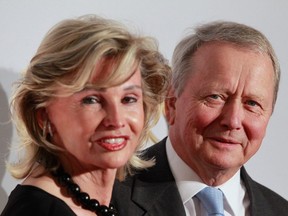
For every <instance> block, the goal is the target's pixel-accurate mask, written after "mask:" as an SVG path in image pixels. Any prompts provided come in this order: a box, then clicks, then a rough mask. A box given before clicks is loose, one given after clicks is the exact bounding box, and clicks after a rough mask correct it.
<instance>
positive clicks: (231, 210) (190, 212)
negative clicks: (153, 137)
mask: <svg viewBox="0 0 288 216" xmlns="http://www.w3.org/2000/svg"><path fill="white" fill-rule="evenodd" d="M166 152H167V157H168V162H169V165H170V169H171V171H172V174H173V176H174V178H175V181H176V184H177V187H178V190H179V193H180V196H181V198H182V202H183V205H184V208H185V211H186V215H187V216H194V215H197V216H199V215H201V216H207V212H206V210H205V209H204V207H203V206H202V205H201V203H200V201H199V200H198V198H197V197H194V196H195V195H196V194H197V193H198V192H199V191H201V190H202V189H203V188H204V187H207V185H206V184H204V183H203V182H202V180H201V179H200V177H199V176H198V175H197V174H196V173H195V172H194V171H193V170H192V169H191V168H190V167H189V166H188V165H187V164H186V163H185V162H184V161H183V160H182V159H181V158H180V157H179V156H178V155H177V153H176V152H175V150H174V149H173V146H172V145H171V142H170V139H169V137H168V138H167V141H166ZM179 167H181V169H179ZM217 188H219V189H220V190H221V191H222V192H223V195H224V200H223V202H224V214H225V216H249V212H248V207H249V204H250V201H249V198H248V194H247V193H246V188H245V186H244V184H243V182H242V181H241V179H240V170H239V171H238V172H237V173H236V174H235V175H234V176H233V177H232V178H231V179H229V181H227V182H225V183H224V184H222V185H220V186H218V187H217Z"/></svg>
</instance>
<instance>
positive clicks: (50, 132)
mask: <svg viewBox="0 0 288 216" xmlns="http://www.w3.org/2000/svg"><path fill="white" fill-rule="evenodd" d="M47 127H48V132H49V135H50V137H53V132H52V129H51V124H50V121H48V123H47Z"/></svg>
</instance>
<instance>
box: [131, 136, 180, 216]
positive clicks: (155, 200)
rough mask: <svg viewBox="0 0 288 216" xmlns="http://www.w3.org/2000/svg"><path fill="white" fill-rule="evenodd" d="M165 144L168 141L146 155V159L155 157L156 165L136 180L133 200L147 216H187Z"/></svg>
mask: <svg viewBox="0 0 288 216" xmlns="http://www.w3.org/2000/svg"><path fill="white" fill-rule="evenodd" d="M165 142H166V139H164V140H162V141H161V142H160V143H158V144H156V145H154V146H153V147H152V148H150V149H149V151H147V152H146V154H145V155H144V156H145V157H146V158H152V157H153V156H155V160H156V161H155V162H156V165H155V166H153V167H152V168H150V169H149V171H148V172H146V173H145V172H144V173H143V175H142V174H140V175H137V178H135V179H134V185H133V192H132V200H133V201H134V202H135V203H137V204H138V205H139V206H140V207H142V208H143V209H145V210H146V212H147V214H145V215H150V214H151V215H159V216H161V215H163V216H168V215H177V216H185V210H184V207H183V204H182V200H181V197H180V194H179V192H178V189H177V186H176V183H175V180H174V177H173V175H172V173H171V170H170V167H169V164H168V160H167V155H166V149H165Z"/></svg>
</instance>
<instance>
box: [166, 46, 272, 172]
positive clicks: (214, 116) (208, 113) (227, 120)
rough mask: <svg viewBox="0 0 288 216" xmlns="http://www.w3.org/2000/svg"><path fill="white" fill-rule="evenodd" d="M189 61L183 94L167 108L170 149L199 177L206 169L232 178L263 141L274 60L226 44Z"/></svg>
mask: <svg viewBox="0 0 288 216" xmlns="http://www.w3.org/2000/svg"><path fill="white" fill-rule="evenodd" d="M191 60H192V61H193V72H192V75H191V76H190V77H189V78H188V79H187V81H186V84H185V87H184V91H183V92H182V93H181V94H180V95H179V96H178V97H177V96H175V95H174V96H175V97H176V98H172V99H168V100H167V101H166V104H165V106H166V113H167V120H168V123H169V126H170V127H169V136H170V139H171V141H172V145H173V147H174V149H175V150H176V152H177V154H178V155H179V156H180V157H181V158H182V159H183V160H184V161H185V162H186V163H187V164H188V165H189V166H190V167H191V168H192V169H193V170H195V171H196V173H197V174H198V175H199V176H200V177H201V175H202V174H201V173H203V172H204V173H205V172H206V173H208V172H209V170H210V171H219V170H223V171H231V174H234V173H235V172H236V171H237V170H238V169H239V168H240V167H241V166H242V165H243V164H244V163H245V162H246V161H247V160H249V159H250V158H251V157H252V156H253V155H254V154H255V153H256V152H257V150H258V149H259V147H260V145H261V142H262V140H263V138H264V136H265V131H266V127H267V124H268V121H269V118H270V116H271V113H272V104H273V93H274V69H273V65H272V61H271V59H270V58H269V56H268V55H266V54H265V55H264V54H261V53H256V52H253V51H251V50H248V49H244V48H238V47H236V46H233V45H231V44H225V43H209V44H205V45H202V46H201V47H200V48H199V49H198V50H197V51H196V53H195V54H194V56H193V58H192V59H191ZM171 94H173V90H172V93H171ZM210 173H211V172H210Z"/></svg>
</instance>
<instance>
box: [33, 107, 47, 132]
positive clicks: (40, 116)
mask: <svg viewBox="0 0 288 216" xmlns="http://www.w3.org/2000/svg"><path fill="white" fill-rule="evenodd" d="M36 119H37V122H38V125H39V127H40V128H42V130H43V128H44V127H45V122H47V119H48V116H47V113H46V109H45V108H40V109H38V110H37V111H36Z"/></svg>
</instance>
